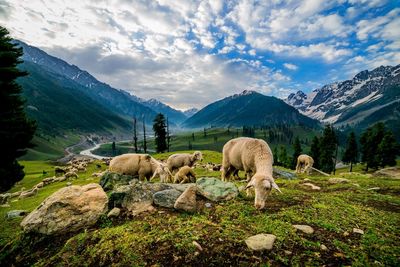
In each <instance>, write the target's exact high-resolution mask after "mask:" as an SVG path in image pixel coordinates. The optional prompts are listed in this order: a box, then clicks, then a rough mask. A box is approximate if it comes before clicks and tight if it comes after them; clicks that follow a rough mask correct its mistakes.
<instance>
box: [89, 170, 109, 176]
mask: <svg viewBox="0 0 400 267" xmlns="http://www.w3.org/2000/svg"><path fill="white" fill-rule="evenodd" d="M105 172H106V171H103V172H94V173H92V177H101V176H103V174H104V173H105Z"/></svg>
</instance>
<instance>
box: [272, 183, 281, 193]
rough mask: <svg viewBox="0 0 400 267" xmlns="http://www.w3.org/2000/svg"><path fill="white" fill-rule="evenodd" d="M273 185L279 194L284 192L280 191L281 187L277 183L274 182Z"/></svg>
mask: <svg viewBox="0 0 400 267" xmlns="http://www.w3.org/2000/svg"><path fill="white" fill-rule="evenodd" d="M271 185H272V188H275V189H276V190H278V192H279V193H281V194H282V191H281V190H280V189H279V186H278V185H277V184H276V183H275V181H274V182H272V183H271Z"/></svg>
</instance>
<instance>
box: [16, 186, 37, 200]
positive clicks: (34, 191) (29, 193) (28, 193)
mask: <svg viewBox="0 0 400 267" xmlns="http://www.w3.org/2000/svg"><path fill="white" fill-rule="evenodd" d="M38 191H39V189H38V188H36V187H35V188H33V189H32V190H28V191H24V192H21V194H20V195H19V197H18V199H23V198H27V197H32V196H34V195H36V194H37V192H38Z"/></svg>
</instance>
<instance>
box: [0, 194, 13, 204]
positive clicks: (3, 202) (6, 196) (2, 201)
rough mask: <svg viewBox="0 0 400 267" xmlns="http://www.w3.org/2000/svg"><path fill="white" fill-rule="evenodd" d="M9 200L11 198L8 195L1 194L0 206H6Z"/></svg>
mask: <svg viewBox="0 0 400 267" xmlns="http://www.w3.org/2000/svg"><path fill="white" fill-rule="evenodd" d="M10 198H11V194H10V193H5V194H1V195H0V204H1V205H3V204H6V203H7V202H8V200H9V199H10Z"/></svg>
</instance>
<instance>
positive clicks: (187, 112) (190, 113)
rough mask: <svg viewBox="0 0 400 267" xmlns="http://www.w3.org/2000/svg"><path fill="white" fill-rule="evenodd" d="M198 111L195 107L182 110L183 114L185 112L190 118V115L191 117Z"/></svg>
mask: <svg viewBox="0 0 400 267" xmlns="http://www.w3.org/2000/svg"><path fill="white" fill-rule="evenodd" d="M198 111H199V110H198V109H197V108H190V109H187V110H185V111H184V112H183V114H185V116H186V117H187V118H190V117H192V116H193V115H194V114H196V113H197V112H198Z"/></svg>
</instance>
